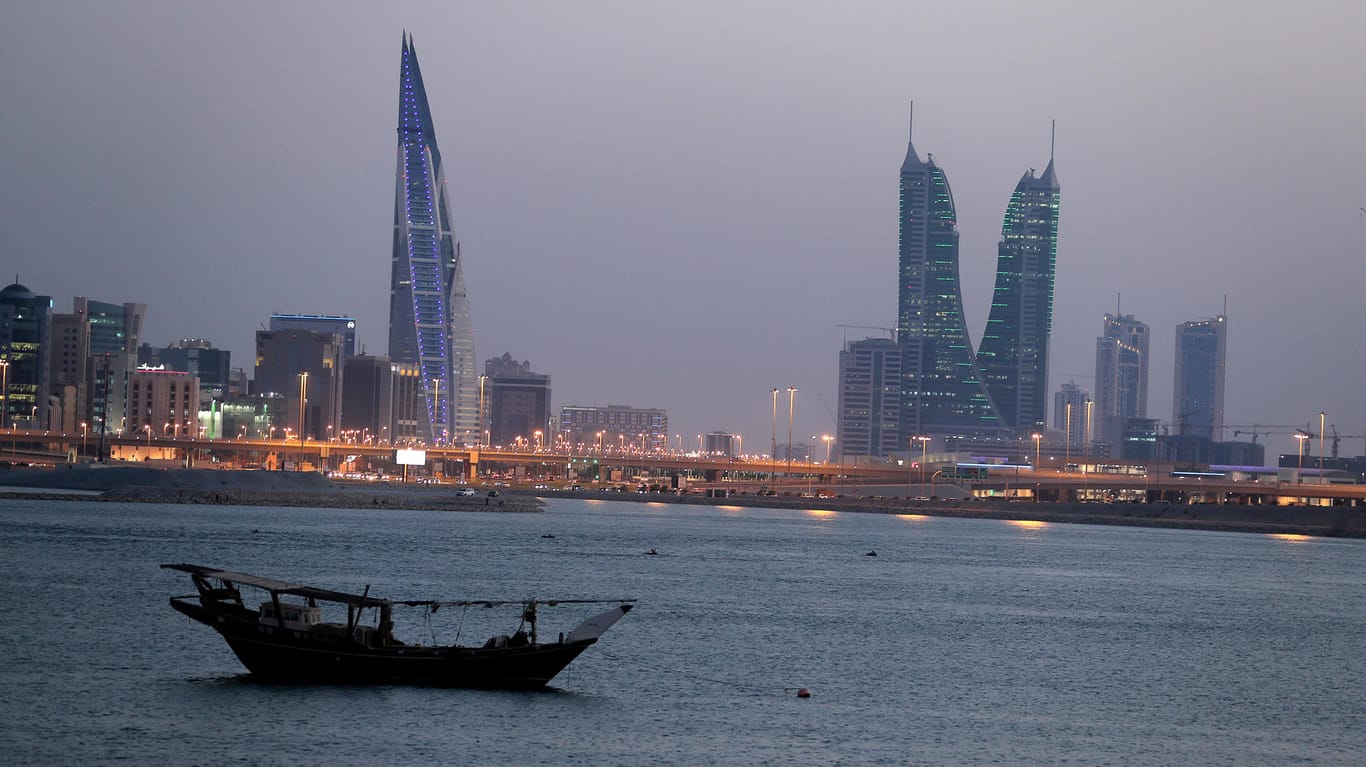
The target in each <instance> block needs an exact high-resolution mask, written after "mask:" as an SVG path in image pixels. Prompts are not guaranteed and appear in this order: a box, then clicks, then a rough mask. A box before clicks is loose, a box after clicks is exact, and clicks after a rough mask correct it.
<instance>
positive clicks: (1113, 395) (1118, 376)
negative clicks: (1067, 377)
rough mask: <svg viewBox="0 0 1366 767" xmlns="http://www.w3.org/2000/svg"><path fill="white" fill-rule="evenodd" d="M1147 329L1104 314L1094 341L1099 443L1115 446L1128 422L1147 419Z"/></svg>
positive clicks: (1127, 316) (1128, 318)
mask: <svg viewBox="0 0 1366 767" xmlns="http://www.w3.org/2000/svg"><path fill="white" fill-rule="evenodd" d="M1148 335H1149V334H1148V326H1147V325H1145V324H1144V323H1142V322H1139V321H1138V320H1136V319H1134V317H1133V315H1131V314H1110V313H1108V312H1107V313H1106V314H1105V318H1104V327H1103V329H1102V331H1101V335H1100V337H1099V338H1097V339H1096V404H1095V410H1096V421H1097V426H1096V428H1097V437H1098V439H1099V440H1100V441H1103V442H1108V443H1109V444H1112V445H1118V444H1119V443H1120V442H1121V441H1122V440H1123V438H1124V430H1125V424H1126V423H1127V422H1128V420H1129V419H1130V418H1147V417H1148V359H1149V355H1148Z"/></svg>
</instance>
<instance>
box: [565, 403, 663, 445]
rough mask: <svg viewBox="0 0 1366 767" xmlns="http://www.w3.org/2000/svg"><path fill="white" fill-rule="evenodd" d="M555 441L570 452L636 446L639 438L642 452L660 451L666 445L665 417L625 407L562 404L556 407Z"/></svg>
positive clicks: (650, 410)
mask: <svg viewBox="0 0 1366 767" xmlns="http://www.w3.org/2000/svg"><path fill="white" fill-rule="evenodd" d="M642 435H643V437H642ZM559 438H560V439H562V440H564V442H565V443H567V444H568V445H569V447H570V449H574V450H578V449H593V448H598V447H601V448H603V449H622V448H625V447H626V446H630V445H639V444H640V442H641V440H642V438H643V440H644V443H645V449H646V450H663V449H665V448H666V447H668V444H669V414H668V413H666V412H665V411H663V410H660V409H658V408H638V407H631V406H629V405H606V406H597V405H592V406H584V405H566V406H564V407H562V408H560V435H559Z"/></svg>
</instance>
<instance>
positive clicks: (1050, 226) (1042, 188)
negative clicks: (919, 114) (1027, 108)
mask: <svg viewBox="0 0 1366 767" xmlns="http://www.w3.org/2000/svg"><path fill="white" fill-rule="evenodd" d="M1059 198H1060V194H1059V190H1058V178H1057V176H1056V175H1054V173H1053V158H1051V157H1050V158H1049V159H1048V167H1047V168H1045V169H1044V172H1043V175H1041V176H1038V177H1035V175H1034V169H1033V168H1030V169H1029V170H1028V171H1026V172H1025V174H1024V176H1023V177H1021V178H1020V183H1018V184H1016V185H1015V192H1014V194H1012V195H1011V196H1010V202H1009V203H1008V204H1007V205H1006V214H1005V220H1004V222H1003V223H1002V224H1001V243H1000V245H999V246H998V247H997V257H996V290H995V292H994V293H993V295H992V299H991V313H990V314H989V315H988V317H987V329H986V332H984V333H983V334H982V344H981V347H980V349H979V351H978V354H977V365H978V367H979V368H981V370H982V379H983V381H985V383H986V385H987V391H988V392H990V393H991V401H992V403H993V404H995V405H996V410H997V412H999V413H1000V415H1001V421H1002V422H1003V423H1004V424H1005V425H1006V426H1007V427H1009V428H1010V429H1012V430H1014V431H1015V433H1016V434H1027V433H1029V432H1030V431H1032V430H1034V429H1037V428H1040V427H1042V426H1043V425H1044V424H1045V423H1046V421H1047V414H1048V413H1047V408H1048V400H1047V399H1045V397H1046V396H1047V395H1046V394H1045V389H1046V387H1047V386H1048V336H1049V334H1050V333H1051V332H1052V329H1053V270H1054V267H1055V265H1056V262H1057V254H1058V200H1059Z"/></svg>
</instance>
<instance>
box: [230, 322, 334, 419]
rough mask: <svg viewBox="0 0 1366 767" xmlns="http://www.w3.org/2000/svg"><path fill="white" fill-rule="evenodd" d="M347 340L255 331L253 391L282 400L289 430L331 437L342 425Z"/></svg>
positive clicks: (307, 333) (302, 332)
mask: <svg viewBox="0 0 1366 767" xmlns="http://www.w3.org/2000/svg"><path fill="white" fill-rule="evenodd" d="M342 348H343V341H342V337H341V336H339V335H337V334H336V333H316V332H313V331H311V330H276V331H271V330H258V331H256V376H255V378H254V379H253V380H252V393H253V394H256V395H258V396H266V397H269V396H279V397H282V398H283V400H282V401H283V403H284V407H285V411H284V413H283V415H284V416H285V421H284V426H283V427H282V428H284V429H288V430H289V431H290V433H292V434H293V435H294V438H296V439H297V438H298V436H299V433H300V430H302V433H303V435H304V437H305V438H307V439H328V438H330V437H332V436H335V435H336V434H337V433H338V431H339V429H340V426H341V398H342V391H343V388H342V375H343V373H342V360H343V358H344V357H343V352H342Z"/></svg>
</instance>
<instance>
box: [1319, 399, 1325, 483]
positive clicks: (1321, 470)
mask: <svg viewBox="0 0 1366 767" xmlns="http://www.w3.org/2000/svg"><path fill="white" fill-rule="evenodd" d="M1324 415H1325V413H1324V412H1323V411H1322V410H1320V411H1319V484H1323V418H1324Z"/></svg>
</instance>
